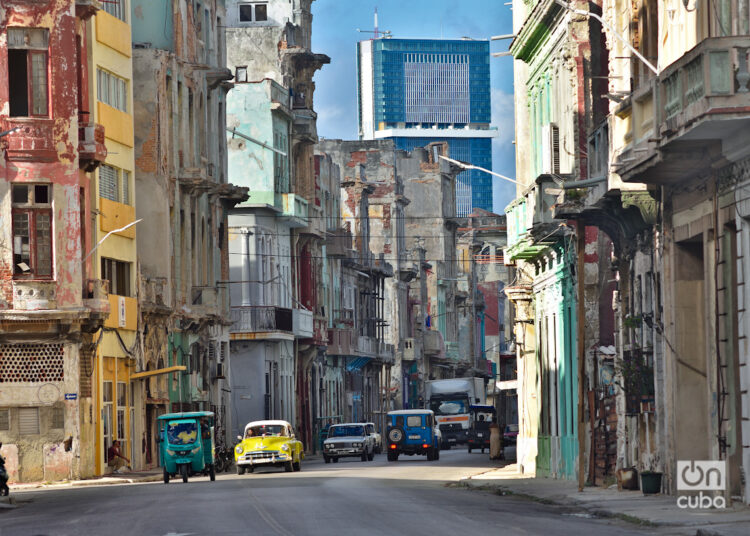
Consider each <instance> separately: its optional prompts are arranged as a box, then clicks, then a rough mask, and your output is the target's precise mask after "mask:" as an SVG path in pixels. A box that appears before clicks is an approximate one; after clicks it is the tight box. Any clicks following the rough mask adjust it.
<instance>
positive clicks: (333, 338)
mask: <svg viewBox="0 0 750 536" xmlns="http://www.w3.org/2000/svg"><path fill="white" fill-rule="evenodd" d="M353 336H354V334H353V332H352V330H351V329H349V328H346V329H339V328H333V329H329V330H328V349H327V351H326V353H327V354H328V355H353V354H354V353H355V348H354V345H353V344H352V337H353Z"/></svg>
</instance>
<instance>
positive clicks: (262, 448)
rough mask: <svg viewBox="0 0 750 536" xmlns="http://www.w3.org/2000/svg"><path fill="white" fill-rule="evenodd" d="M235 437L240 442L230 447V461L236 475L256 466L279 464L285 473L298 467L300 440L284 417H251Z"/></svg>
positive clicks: (302, 454)
mask: <svg viewBox="0 0 750 536" xmlns="http://www.w3.org/2000/svg"><path fill="white" fill-rule="evenodd" d="M237 439H239V440H240V442H239V443H238V444H237V445H236V446H235V447H234V462H235V464H236V465H237V474H238V475H242V474H245V471H248V472H250V473H252V472H253V470H255V468H256V467H268V466H274V467H283V468H284V470H286V471H287V472H288V473H289V472H292V471H299V470H300V469H301V468H302V460H303V459H304V457H305V451H304V448H303V447H302V442H301V441H299V440H298V439H297V438H295V437H294V430H293V429H292V425H291V424H289V423H288V422H286V421H253V422H251V423H248V424H247V425H246V426H245V433H244V434H243V435H241V436H237Z"/></svg>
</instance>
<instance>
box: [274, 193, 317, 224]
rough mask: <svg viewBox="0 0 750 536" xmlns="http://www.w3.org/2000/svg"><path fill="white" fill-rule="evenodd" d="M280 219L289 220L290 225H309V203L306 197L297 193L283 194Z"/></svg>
mask: <svg viewBox="0 0 750 536" xmlns="http://www.w3.org/2000/svg"><path fill="white" fill-rule="evenodd" d="M281 210H282V214H281V215H280V219H283V220H284V221H286V222H287V225H288V226H289V227H293V228H300V227H307V226H308V225H309V224H310V219H309V217H308V203H307V200H306V199H305V198H304V197H300V196H299V195H297V194H281Z"/></svg>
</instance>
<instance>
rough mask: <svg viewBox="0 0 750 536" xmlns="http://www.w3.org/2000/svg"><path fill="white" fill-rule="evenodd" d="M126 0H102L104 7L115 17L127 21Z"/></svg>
mask: <svg viewBox="0 0 750 536" xmlns="http://www.w3.org/2000/svg"><path fill="white" fill-rule="evenodd" d="M125 1H126V0H101V4H102V9H103V10H104V11H106V12H107V13H109V14H110V15H112V16H113V17H117V18H118V19H120V20H121V21H123V22H127V18H126V14H127V10H126V9H125V8H126V4H125Z"/></svg>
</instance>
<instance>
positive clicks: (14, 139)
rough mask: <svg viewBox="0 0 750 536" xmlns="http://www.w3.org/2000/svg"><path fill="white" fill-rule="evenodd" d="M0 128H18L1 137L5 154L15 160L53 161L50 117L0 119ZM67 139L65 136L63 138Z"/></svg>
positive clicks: (52, 132)
mask: <svg viewBox="0 0 750 536" xmlns="http://www.w3.org/2000/svg"><path fill="white" fill-rule="evenodd" d="M0 125H2V126H0V130H3V131H4V130H11V129H14V128H19V130H18V131H16V132H13V133H11V134H8V135H7V136H5V137H4V138H3V141H4V142H5V144H6V151H5V155H6V158H7V159H8V160H11V161H15V162H55V161H56V160H57V150H56V148H55V140H56V139H57V138H56V137H55V132H54V129H55V122H54V120H52V119H41V118H37V117H34V118H29V117H14V118H9V119H4V120H2V121H0ZM64 139H67V138H64Z"/></svg>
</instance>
